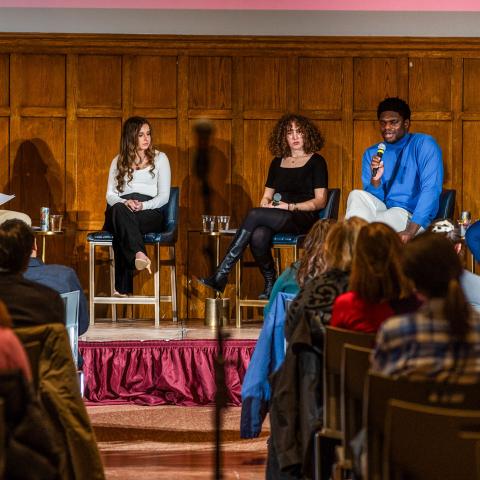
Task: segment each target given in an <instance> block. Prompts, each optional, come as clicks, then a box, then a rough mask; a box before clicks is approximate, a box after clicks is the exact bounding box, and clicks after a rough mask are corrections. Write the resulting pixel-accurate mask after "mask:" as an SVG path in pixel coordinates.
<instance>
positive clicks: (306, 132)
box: [268, 113, 325, 158]
mask: <svg viewBox="0 0 480 480" xmlns="http://www.w3.org/2000/svg"><path fill="white" fill-rule="evenodd" d="M324 143H325V140H324V138H323V136H322V134H321V133H320V132H319V130H318V128H317V127H316V126H315V124H314V123H313V122H312V121H311V120H310V119H308V118H307V117H304V116H303V115H298V114H294V113H287V114H286V115H284V116H283V117H282V118H280V120H279V121H278V122H277V124H276V125H275V127H274V128H273V130H272V133H271V134H270V139H269V141H268V146H269V149H270V152H271V153H272V155H274V156H275V157H280V158H286V157H290V156H292V150H298V151H299V152H300V151H301V152H303V153H305V154H309V153H314V152H318V151H320V150H321V149H322V147H323V145H324Z"/></svg>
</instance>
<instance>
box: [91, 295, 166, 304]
mask: <svg viewBox="0 0 480 480" xmlns="http://www.w3.org/2000/svg"><path fill="white" fill-rule="evenodd" d="M93 301H94V302H95V303H99V304H100V303H103V304H107V305H115V304H117V303H118V304H126V305H142V304H145V305H149V304H152V305H153V304H155V303H156V302H157V301H158V300H157V299H156V298H155V297H151V296H137V295H136V296H134V297H94V298H93Z"/></svg>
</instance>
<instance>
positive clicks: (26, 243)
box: [0, 219, 35, 274]
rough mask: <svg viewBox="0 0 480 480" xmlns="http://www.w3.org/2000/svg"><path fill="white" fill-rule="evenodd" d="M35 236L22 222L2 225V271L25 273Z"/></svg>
mask: <svg viewBox="0 0 480 480" xmlns="http://www.w3.org/2000/svg"><path fill="white" fill-rule="evenodd" d="M34 241H35V235H34V233H33V230H32V229H31V228H30V227H29V226H28V225H27V224H26V223H25V222H22V220H16V219H12V220H7V221H6V222H3V223H2V224H1V225H0V271H1V272H3V273H15V274H16V273H23V272H24V271H25V270H26V269H27V267H28V260H29V258H30V254H31V253H32V249H33V245H34Z"/></svg>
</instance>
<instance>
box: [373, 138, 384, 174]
mask: <svg viewBox="0 0 480 480" xmlns="http://www.w3.org/2000/svg"><path fill="white" fill-rule="evenodd" d="M386 148H387V146H386V145H385V144H384V143H383V142H382V143H379V144H378V147H377V157H380V158H382V157H383V154H384V153H385V150H386ZM377 172H378V168H372V177H374V176H375V175H376V174H377Z"/></svg>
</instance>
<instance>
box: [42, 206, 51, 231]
mask: <svg viewBox="0 0 480 480" xmlns="http://www.w3.org/2000/svg"><path fill="white" fill-rule="evenodd" d="M49 226H50V209H49V208H48V207H40V230H41V231H42V232H48V228H49Z"/></svg>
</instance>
